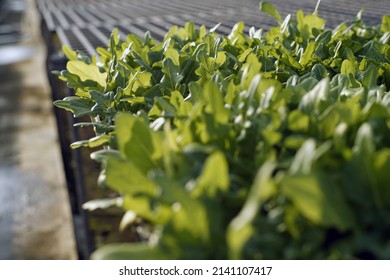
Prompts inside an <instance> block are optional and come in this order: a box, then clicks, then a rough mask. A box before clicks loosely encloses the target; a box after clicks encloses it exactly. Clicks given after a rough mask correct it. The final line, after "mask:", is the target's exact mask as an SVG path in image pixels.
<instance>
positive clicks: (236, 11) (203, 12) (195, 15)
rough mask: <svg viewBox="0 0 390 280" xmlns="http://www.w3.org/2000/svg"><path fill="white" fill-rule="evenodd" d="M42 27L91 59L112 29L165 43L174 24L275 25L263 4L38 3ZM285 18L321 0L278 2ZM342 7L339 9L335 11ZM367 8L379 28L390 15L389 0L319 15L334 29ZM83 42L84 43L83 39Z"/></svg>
mask: <svg viewBox="0 0 390 280" xmlns="http://www.w3.org/2000/svg"><path fill="white" fill-rule="evenodd" d="M36 1H37V6H38V8H39V10H40V12H41V15H42V18H43V22H44V24H45V25H46V29H47V30H48V31H49V32H53V33H57V34H58V36H59V38H60V43H62V44H69V45H70V46H71V47H72V48H74V49H77V50H79V51H82V52H86V53H88V54H94V49H95V48H96V47H97V46H102V45H105V44H106V42H107V39H108V37H109V34H110V33H111V30H112V29H113V28H114V27H118V29H119V30H120V31H121V33H122V34H127V33H135V34H137V35H140V36H143V35H144V33H145V32H146V31H147V30H149V31H150V33H151V34H152V36H153V37H154V38H156V39H158V40H161V39H162V38H163V36H164V34H165V33H166V31H167V30H168V29H169V28H170V27H171V26H172V25H180V26H181V25H183V24H184V23H185V22H187V21H193V22H194V23H195V24H196V25H198V26H200V25H203V24H204V25H206V27H208V28H211V27H213V26H215V25H216V24H218V23H221V25H220V27H219V28H218V29H217V31H218V32H219V33H221V34H228V33H230V31H231V28H232V27H233V26H234V24H235V23H236V22H238V21H244V22H245V23H246V25H247V26H248V27H247V29H246V30H248V29H249V27H251V26H255V27H256V28H264V29H267V28H269V27H270V26H271V25H274V24H275V23H274V21H273V19H272V18H270V17H269V16H267V15H264V14H262V13H260V12H259V11H258V6H259V1H258V0H241V1H236V0H198V1H196V2H193V1H191V0H143V1H139V0H111V1H105V0H36ZM272 2H273V4H274V5H275V6H276V7H277V8H278V9H279V11H280V13H281V15H282V16H286V15H287V14H288V13H291V12H295V11H296V10H298V9H303V10H304V11H305V12H306V13H311V12H312V11H313V10H314V8H315V6H316V3H317V0H300V1H297V0H274V1H272ZM335 7H337V8H335ZM360 8H365V13H364V14H363V19H364V20H365V21H366V22H367V23H369V24H379V23H380V20H381V16H382V15H384V14H390V3H389V0H371V1H370V2H368V1H365V0H322V2H321V5H320V9H319V15H320V16H322V17H324V18H326V19H327V21H328V22H327V25H328V26H329V27H334V26H336V25H337V24H339V23H340V22H342V21H343V20H346V19H353V18H354V17H355V16H356V14H357V13H358V12H359V10H360ZM82 37H84V38H82Z"/></svg>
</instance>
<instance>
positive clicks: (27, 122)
mask: <svg viewBox="0 0 390 280" xmlns="http://www.w3.org/2000/svg"><path fill="white" fill-rule="evenodd" d="M39 26H40V18H39V15H38V12H37V9H36V4H35V1H33V0H0V248H1V249H0V259H74V258H76V254H75V243H74V237H73V230H72V224H71V217H70V210H69V203H68V197H67V193H66V188H65V181H64V175H63V171H62V164H61V158H60V152H59V145H58V141H57V130H56V127H55V121H54V116H53V109H52V101H51V97H50V88H49V86H48V82H47V77H46V70H45V63H44V61H45V55H46V54H45V52H46V49H45V46H44V44H43V43H42V40H41V34H40V29H39Z"/></svg>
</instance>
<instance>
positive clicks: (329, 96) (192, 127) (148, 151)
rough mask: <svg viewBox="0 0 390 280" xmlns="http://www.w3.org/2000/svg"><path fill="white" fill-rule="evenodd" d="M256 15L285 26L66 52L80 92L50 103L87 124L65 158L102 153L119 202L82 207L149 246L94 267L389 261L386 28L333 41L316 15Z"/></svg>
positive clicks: (115, 251) (336, 32)
mask: <svg viewBox="0 0 390 280" xmlns="http://www.w3.org/2000/svg"><path fill="white" fill-rule="evenodd" d="M260 9H261V10H262V11H263V12H265V13H266V14H269V15H271V16H273V17H274V18H275V20H276V21H277V23H278V24H277V25H276V26H275V27H272V28H271V29H269V30H268V31H264V30H262V29H255V28H251V29H250V32H249V35H246V34H245V33H244V23H242V22H240V23H237V24H236V25H235V27H234V28H233V30H232V32H231V33H230V34H229V35H228V36H221V35H218V34H217V30H218V26H216V27H215V28H213V29H211V30H207V29H206V27H204V26H201V27H200V28H197V27H196V26H195V25H194V24H193V23H191V22H188V23H186V24H185V26H184V27H181V28H179V27H177V26H174V27H172V29H171V30H170V31H169V32H168V33H167V34H166V36H165V38H164V40H163V42H157V41H156V40H154V39H153V38H152V37H151V36H150V35H149V33H146V35H145V37H144V38H140V37H138V36H136V35H134V34H130V35H128V36H127V38H126V39H121V38H119V36H118V32H117V30H114V31H113V33H112V36H111V39H110V42H109V44H108V46H107V48H98V49H97V53H98V56H96V57H86V56H84V55H82V54H81V53H77V52H76V51H73V50H71V49H69V48H68V47H64V48H63V51H64V53H65V55H66V56H67V58H68V60H69V62H68V63H67V69H66V70H63V71H61V72H58V73H57V74H58V76H59V78H60V79H62V80H64V81H65V82H66V83H67V85H68V86H69V87H70V88H72V89H74V92H75V95H74V96H69V97H66V98H65V99H63V100H58V101H56V102H55V105H56V106H58V107H61V108H64V109H66V110H69V111H71V112H72V113H73V114H74V116H75V117H82V116H90V117H91V122H83V123H79V124H77V125H79V126H90V127H93V129H94V130H95V132H96V137H93V138H91V139H86V140H80V141H78V142H76V143H74V144H73V145H72V147H73V148H79V147H92V148H96V147H101V149H100V150H99V151H97V152H93V153H92V154H91V157H92V158H93V159H94V160H96V161H98V162H101V163H102V171H101V175H100V177H99V179H98V181H99V185H100V186H101V187H103V188H110V189H112V190H114V191H116V192H117V193H118V197H116V198H107V199H106V200H99V201H91V202H88V203H87V204H86V205H85V206H86V208H100V207H103V208H104V207H122V208H123V209H124V210H125V211H126V213H125V215H124V217H123V219H122V222H121V225H120V228H121V229H124V228H126V227H129V226H131V225H132V224H133V223H134V222H135V221H138V220H139V219H142V220H143V221H144V222H145V224H144V226H143V227H142V235H143V237H144V240H145V242H137V243H121V244H111V245H106V246H103V247H101V248H99V249H98V250H97V251H96V252H95V253H94V254H93V255H92V257H93V258H98V259H313V258H314V259H328V258H329V259H354V258H364V259H366V258H379V259H385V258H389V257H390V242H389V240H388V236H389V235H390V219H389V216H390V172H389V170H390V148H389V147H390V46H389V41H390V17H389V16H384V17H383V18H382V23H381V24H380V25H378V26H367V25H365V24H364V22H363V21H362V20H361V13H359V14H358V15H357V17H356V18H355V19H352V20H350V21H347V22H344V23H342V24H340V25H339V26H338V27H336V28H335V29H333V30H330V29H327V28H325V20H324V19H323V18H321V17H319V16H318V14H317V10H315V11H314V13H313V14H308V15H305V14H304V13H303V12H302V11H298V12H297V13H296V16H295V18H293V17H291V16H290V15H289V16H287V17H286V18H285V19H284V20H283V19H282V18H281V16H280V14H279V12H278V11H277V10H276V9H275V7H274V6H273V5H272V4H270V3H268V2H262V3H261V4H260Z"/></svg>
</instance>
